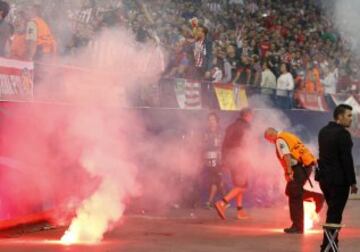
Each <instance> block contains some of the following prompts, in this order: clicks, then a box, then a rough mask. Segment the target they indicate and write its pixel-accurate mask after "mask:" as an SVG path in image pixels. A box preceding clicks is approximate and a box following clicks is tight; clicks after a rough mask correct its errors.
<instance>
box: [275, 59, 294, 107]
mask: <svg viewBox="0 0 360 252" xmlns="http://www.w3.org/2000/svg"><path fill="white" fill-rule="evenodd" d="M280 71H281V75H280V77H279V78H278V80H277V90H276V103H277V105H278V106H279V107H281V108H283V109H290V108H291V107H292V93H293V91H294V87H295V84H294V78H293V76H292V74H291V73H290V72H289V66H288V65H287V64H285V63H283V64H281V66H280Z"/></svg>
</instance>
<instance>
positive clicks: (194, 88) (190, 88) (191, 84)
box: [175, 79, 201, 109]
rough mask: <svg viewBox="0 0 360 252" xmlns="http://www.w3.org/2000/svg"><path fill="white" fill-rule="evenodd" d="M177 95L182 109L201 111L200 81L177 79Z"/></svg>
mask: <svg viewBox="0 0 360 252" xmlns="http://www.w3.org/2000/svg"><path fill="white" fill-rule="evenodd" d="M175 94H176V99H177V102H178V104H179V107H180V108H182V109H201V83H200V82H199V81H192V80H185V79H176V82H175Z"/></svg>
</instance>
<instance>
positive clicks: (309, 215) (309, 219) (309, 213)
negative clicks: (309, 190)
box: [304, 201, 319, 231]
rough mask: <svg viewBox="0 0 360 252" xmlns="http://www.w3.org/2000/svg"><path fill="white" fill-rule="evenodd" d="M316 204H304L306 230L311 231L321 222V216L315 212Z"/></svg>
mask: <svg viewBox="0 0 360 252" xmlns="http://www.w3.org/2000/svg"><path fill="white" fill-rule="evenodd" d="M315 209H316V208H315V203H314V202H307V201H305V202H304V228H305V231H306V230H311V229H312V228H313V227H314V223H315V222H319V216H318V214H317V213H316V211H315Z"/></svg>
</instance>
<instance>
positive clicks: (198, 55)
mask: <svg viewBox="0 0 360 252" xmlns="http://www.w3.org/2000/svg"><path fill="white" fill-rule="evenodd" d="M7 2H9V4H10V8H9V10H8V11H9V14H8V15H7V17H6V18H5V16H6V15H5V14H7V10H6V5H5V4H4V1H1V6H2V9H3V8H4V6H5V10H2V16H3V17H4V18H5V21H1V23H0V30H1V39H0V47H1V48H0V54H1V55H2V56H7V57H11V58H17V59H25V60H38V59H39V58H40V57H43V56H44V54H55V53H56V54H71V53H73V52H74V51H76V50H77V49H78V48H82V47H84V46H87V45H88V44H89V43H91V41H92V39H93V38H94V37H95V35H96V34H97V33H98V32H100V31H101V30H102V29H103V28H104V27H117V26H125V27H127V28H128V29H130V30H132V31H133V32H134V34H135V36H136V39H137V41H138V42H139V43H143V42H146V41H149V40H152V41H153V42H155V43H157V44H158V45H160V46H161V47H162V48H164V49H165V51H166V52H167V55H168V59H169V60H168V65H167V67H166V69H165V71H164V78H190V79H201V80H207V81H212V82H218V83H233V84H235V85H236V84H242V85H249V86H253V87H258V88H259V89H261V92H263V93H265V94H266V93H268V92H269V90H276V89H277V91H276V95H277V96H281V95H286V94H287V93H289V92H294V91H295V93H296V91H299V90H300V91H305V92H306V93H318V94H334V93H338V92H344V93H358V91H359V88H360V75H359V74H360V73H359V71H358V69H359V62H360V61H359V59H358V58H357V56H356V55H353V54H352V53H351V51H350V47H351V45H350V43H349V41H348V40H346V39H344V38H343V37H342V36H340V33H339V32H338V31H337V30H336V26H335V25H334V23H333V22H332V20H331V13H329V12H325V11H324V9H323V8H322V4H321V3H322V2H321V1H309V0H271V1H269V0H183V1H172V0H152V1H132V0H122V1H121V0H107V1H96V0H83V1H67V0H58V1H50V0H49V1H46V0H43V1H41V0H31V1H20V0H8V1H7ZM35 17H39V18H40V19H41V20H44V22H43V23H42V28H41V29H48V31H47V32H48V33H49V34H51V37H52V38H51V39H50V40H52V39H53V40H54V41H53V42H51V43H52V44H51V43H50V44H51V45H46V43H43V44H42V45H41V46H42V47H41V50H42V52H41V54H39V53H38V52H36V49H35V48H34V47H36V43H38V42H36V37H35V36H34V30H36V29H37V28H36V27H37V26H38V25H39V24H38V23H37V22H34V18H35ZM45 25H46V26H47V27H48V28H46V27H45V28H44V26H45ZM37 32H38V33H39V31H37ZM35 33H36V32H35ZM7 37H8V38H9V39H8V40H7ZM32 40H33V41H34V43H35V44H34V45H33V47H30V48H29V47H28V46H26V45H27V44H28V41H32ZM44 48H45V49H44Z"/></svg>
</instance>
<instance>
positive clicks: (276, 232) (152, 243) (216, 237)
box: [0, 200, 360, 252]
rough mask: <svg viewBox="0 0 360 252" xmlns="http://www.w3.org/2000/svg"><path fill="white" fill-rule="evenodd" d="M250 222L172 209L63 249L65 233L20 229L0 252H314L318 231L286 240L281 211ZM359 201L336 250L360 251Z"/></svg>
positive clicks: (0, 244) (257, 212) (1, 242)
mask: <svg viewBox="0 0 360 252" xmlns="http://www.w3.org/2000/svg"><path fill="white" fill-rule="evenodd" d="M249 213H250V214H251V217H252V218H250V219H248V220H243V221H237V220H235V219H234V218H233V217H234V215H235V212H234V210H229V211H228V212H227V214H228V217H229V218H228V219H227V220H225V221H222V220H219V219H218V218H217V215H216V214H215V212H214V211H211V210H205V209H199V210H195V211H194V210H173V211H171V212H170V213H168V214H167V215H161V216H159V215H158V216H154V215H147V214H143V215H128V216H126V217H124V219H123V222H122V224H121V225H119V226H118V227H117V228H116V229H115V230H113V231H112V232H110V233H109V234H107V235H106V237H105V239H104V242H102V243H101V244H98V245H77V246H63V245H61V244H59V243H58V242H57V240H58V239H59V238H60V237H61V235H62V234H63V232H64V230H65V228H57V229H52V230H45V231H36V232H31V231H34V230H31V229H30V230H29V229H28V228H27V229H25V230H24V229H22V231H25V233H23V232H20V231H19V230H17V231H11V232H8V233H4V234H3V238H1V239H0V251H1V252H4V251H11V252H18V251H19V252H20V251H21V252H27V251H29V252H30V251H31V252H32V251H34V252H35V251H36V252H43V251H44V252H45V251H46V252H47V251H55V252H57V251H66V252H72V251H76V252H77V251H86V252H93V251H94V252H95V251H96V252H97V251H101V252H112V251H114V252H115V251H116V252H121V251H126V252H140V251H141V252H142V251H147V252H149V251H154V252H155V251H156V252H180V251H181V252H183V251H186V252H187V251H191V252H197V251H199V252H203V251H204V252H213V251H214V252H220V251H221V252H226V251H246V252H253V251H254V252H255V251H256V252H257V251H270V252H275V251H277V252H280V251H284V252H285V251H286V252H292V251H294V252H296V251H301V252H312V251H319V245H320V243H321V239H322V231H321V229H320V227H319V226H317V227H316V228H315V230H313V231H311V232H310V233H307V234H305V235H285V234H283V233H282V228H283V227H285V226H287V225H288V224H289V222H288V212H287V210H286V209H283V208H281V207H280V208H261V209H250V210H249ZM359 215H360V201H359V200H353V201H350V202H349V204H348V206H347V209H346V211H345V214H344V224H346V227H345V228H344V229H343V230H342V231H341V238H340V239H341V249H342V250H341V251H343V252H344V251H345V252H347V251H349V252H352V251H360V218H359Z"/></svg>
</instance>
